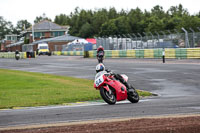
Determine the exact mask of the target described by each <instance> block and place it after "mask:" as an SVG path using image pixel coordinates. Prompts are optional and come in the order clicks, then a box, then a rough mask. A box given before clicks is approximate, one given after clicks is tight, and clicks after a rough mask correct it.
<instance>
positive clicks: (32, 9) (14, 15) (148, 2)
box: [0, 0, 200, 25]
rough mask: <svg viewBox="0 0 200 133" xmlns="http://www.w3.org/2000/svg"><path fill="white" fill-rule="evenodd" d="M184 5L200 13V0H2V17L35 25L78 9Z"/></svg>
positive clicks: (13, 21)
mask: <svg viewBox="0 0 200 133" xmlns="http://www.w3.org/2000/svg"><path fill="white" fill-rule="evenodd" d="M179 4H182V5H183V7H184V8H186V9H187V10H188V11H189V12H190V14H196V13H198V12H199V11H200V0H0V16H3V17H4V19H5V20H6V21H11V22H12V23H13V24H14V25H16V23H17V21H19V20H22V19H23V20H24V19H26V20H28V22H30V23H33V21H34V19H35V18H36V17H37V16H42V14H43V13H45V14H46V16H47V17H48V18H51V19H52V20H54V18H55V16H56V15H59V14H61V13H64V14H67V15H69V14H70V12H73V11H74V9H75V8H76V7H80V8H81V9H99V8H107V9H109V8H110V7H115V8H116V9H117V10H118V11H120V10H121V9H122V8H123V9H124V10H130V9H135V8H136V7H139V8H140V9H142V10H143V11H144V9H146V10H148V11H150V10H151V9H152V8H153V7H154V6H156V5H160V6H162V7H163V8H164V10H165V11H166V10H168V9H169V8H170V7H171V6H177V5H179Z"/></svg>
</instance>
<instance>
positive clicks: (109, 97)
mask: <svg viewBox="0 0 200 133" xmlns="http://www.w3.org/2000/svg"><path fill="white" fill-rule="evenodd" d="M100 95H101V97H102V98H103V100H104V101H105V102H106V103H108V104H110V105H112V104H115V103H116V97H115V95H114V94H113V92H112V91H111V90H110V91H107V90H106V89H105V88H104V87H101V89H100Z"/></svg>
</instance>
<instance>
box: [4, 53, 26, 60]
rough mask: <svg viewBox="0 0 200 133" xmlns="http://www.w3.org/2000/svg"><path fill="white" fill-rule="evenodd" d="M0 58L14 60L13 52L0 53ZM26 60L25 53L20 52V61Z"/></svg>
mask: <svg viewBox="0 0 200 133" xmlns="http://www.w3.org/2000/svg"><path fill="white" fill-rule="evenodd" d="M0 58H15V52H0ZM25 58H26V52H20V59H25Z"/></svg>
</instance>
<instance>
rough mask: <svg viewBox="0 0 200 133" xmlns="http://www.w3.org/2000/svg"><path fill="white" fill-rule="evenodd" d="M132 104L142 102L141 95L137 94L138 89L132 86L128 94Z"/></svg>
mask: <svg viewBox="0 0 200 133" xmlns="http://www.w3.org/2000/svg"><path fill="white" fill-rule="evenodd" d="M127 99H128V100H129V101H130V102H131V103H137V102H139V100H140V97H139V94H138V93H137V91H136V89H135V88H134V87H133V86H131V88H130V89H129V92H128V98H127Z"/></svg>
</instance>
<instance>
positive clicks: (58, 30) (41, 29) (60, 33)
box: [6, 20, 80, 52]
mask: <svg viewBox="0 0 200 133" xmlns="http://www.w3.org/2000/svg"><path fill="white" fill-rule="evenodd" d="M68 30H69V26H60V25H58V24H55V23H53V22H50V21H48V20H44V21H41V22H39V23H37V24H35V25H33V26H31V27H30V28H28V29H26V30H24V31H23V32H22V34H21V36H23V37H24V38H23V39H21V40H20V41H18V42H15V43H12V44H10V45H7V46H6V47H7V51H15V50H19V51H26V52H29V51H36V49H37V45H38V44H39V43H48V45H49V48H50V51H56V50H61V49H62V45H66V44H68V42H71V41H73V40H75V39H80V38H79V37H74V36H70V35H68V34H67V32H68Z"/></svg>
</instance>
